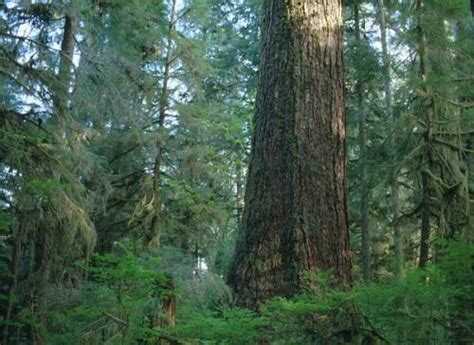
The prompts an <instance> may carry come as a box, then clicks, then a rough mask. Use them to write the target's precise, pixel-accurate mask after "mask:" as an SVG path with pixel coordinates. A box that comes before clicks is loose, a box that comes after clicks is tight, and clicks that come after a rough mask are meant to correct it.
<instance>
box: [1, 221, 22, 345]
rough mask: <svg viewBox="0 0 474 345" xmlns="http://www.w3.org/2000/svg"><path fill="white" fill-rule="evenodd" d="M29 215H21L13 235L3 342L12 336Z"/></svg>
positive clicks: (6, 342) (6, 341) (5, 342)
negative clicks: (19, 273)
mask: <svg viewBox="0 0 474 345" xmlns="http://www.w3.org/2000/svg"><path fill="white" fill-rule="evenodd" d="M27 220H28V218H27V215H26V214H23V215H21V216H20V219H19V224H18V230H17V231H16V233H15V234H14V235H13V239H14V246H13V255H12V262H11V269H10V274H11V277H10V288H9V291H8V303H7V308H6V311H5V314H4V315H5V316H4V319H3V321H4V322H3V324H4V327H3V334H2V342H1V344H8V338H9V336H10V321H11V318H12V314H13V307H14V300H15V298H16V292H17V286H18V271H19V267H20V261H21V251H22V246H23V241H24V239H25V234H26V231H27V229H26V227H27V226H28V225H27Z"/></svg>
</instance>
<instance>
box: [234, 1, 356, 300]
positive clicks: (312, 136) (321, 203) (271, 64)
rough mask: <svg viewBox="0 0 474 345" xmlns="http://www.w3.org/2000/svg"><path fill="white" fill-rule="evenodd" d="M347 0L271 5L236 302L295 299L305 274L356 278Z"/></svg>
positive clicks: (238, 258)
mask: <svg viewBox="0 0 474 345" xmlns="http://www.w3.org/2000/svg"><path fill="white" fill-rule="evenodd" d="M342 43H343V42H342V2H341V1H339V0H332V1H328V2H324V3H316V2H313V1H302V2H299V3H294V2H287V1H283V0H268V1H265V2H264V4H263V25H262V50H261V64H260V83H259V89H258V95H257V109H256V115H255V122H254V136H253V142H252V153H251V159H250V166H249V172H248V177H247V187H246V188H247V189H246V195H245V209H244V215H243V221H242V226H241V229H240V234H239V239H238V242H237V247H236V252H235V257H234V262H233V267H232V269H231V273H230V277H229V281H230V284H231V285H232V287H233V288H234V291H235V292H236V295H237V299H238V303H239V304H241V305H245V306H253V307H255V306H257V305H259V304H260V303H261V302H262V301H264V300H266V299H267V298H269V297H272V296H275V295H280V296H290V295H292V294H293V293H295V292H297V291H298V290H299V289H301V288H302V287H303V285H304V281H305V273H306V272H308V271H309V272H314V273H315V272H319V271H321V270H332V271H333V272H334V275H335V277H336V279H337V281H338V282H339V283H346V282H348V281H350V279H351V273H350V269H351V260H350V254H349V248H348V231H347V210H346V176H345V174H346V172H345V170H346V161H345V119H344V83H343V81H344V66H343V59H342Z"/></svg>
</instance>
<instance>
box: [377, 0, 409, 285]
mask: <svg viewBox="0 0 474 345" xmlns="http://www.w3.org/2000/svg"><path fill="white" fill-rule="evenodd" d="M379 15H380V36H381V41H382V59H383V67H384V95H385V107H386V109H387V114H388V117H389V118H390V119H391V120H392V123H393V124H395V122H396V117H395V113H394V112H393V98H392V83H391V81H392V73H391V63H390V54H389V51H388V49H389V48H388V39H387V25H386V12H385V4H384V0H379ZM391 143H392V147H395V145H396V143H397V137H396V132H395V131H394V132H393V135H392V140H391ZM393 175H394V176H393V177H392V182H391V190H392V193H391V194H392V195H391V206H392V226H393V242H394V243H393V247H394V254H395V274H396V276H397V277H400V276H401V275H402V274H403V235H402V232H401V229H400V223H399V218H400V197H399V192H398V174H397V172H394V173H393Z"/></svg>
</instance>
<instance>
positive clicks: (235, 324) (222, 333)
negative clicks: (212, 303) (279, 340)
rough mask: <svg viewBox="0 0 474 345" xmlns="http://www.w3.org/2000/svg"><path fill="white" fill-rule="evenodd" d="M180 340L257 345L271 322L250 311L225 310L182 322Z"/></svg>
mask: <svg viewBox="0 0 474 345" xmlns="http://www.w3.org/2000/svg"><path fill="white" fill-rule="evenodd" d="M182 322H183V324H181V325H178V327H177V329H176V332H177V333H176V334H177V335H178V337H180V338H182V339H185V340H186V341H191V342H192V343H196V344H200V343H205V344H235V345H237V344H255V343H257V342H258V340H259V339H261V338H262V330H263V329H264V328H265V327H266V326H268V325H269V322H268V320H266V319H265V318H262V317H259V316H257V315H256V314H255V313H253V312H252V311H250V310H248V309H238V308H232V309H230V308H222V309H221V310H218V311H202V312H200V313H199V314H194V315H191V316H190V317H188V318H187V319H183V320H182Z"/></svg>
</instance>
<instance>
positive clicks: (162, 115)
mask: <svg viewBox="0 0 474 345" xmlns="http://www.w3.org/2000/svg"><path fill="white" fill-rule="evenodd" d="M175 16H176V0H173V2H172V5H171V16H170V22H169V26H168V40H167V44H166V57H165V69H164V71H163V85H162V89H161V96H160V101H159V108H160V111H159V114H158V133H157V136H156V155H155V164H154V167H153V212H154V215H153V217H152V220H151V229H150V231H148V232H147V233H146V235H145V244H146V245H147V246H158V245H159V243H160V235H161V165H162V163H163V151H164V142H165V137H164V136H165V134H164V126H165V120H166V112H167V111H168V106H169V100H168V98H169V90H168V83H169V80H170V73H171V63H172V57H171V53H172V35H173V31H174V28H175Z"/></svg>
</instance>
